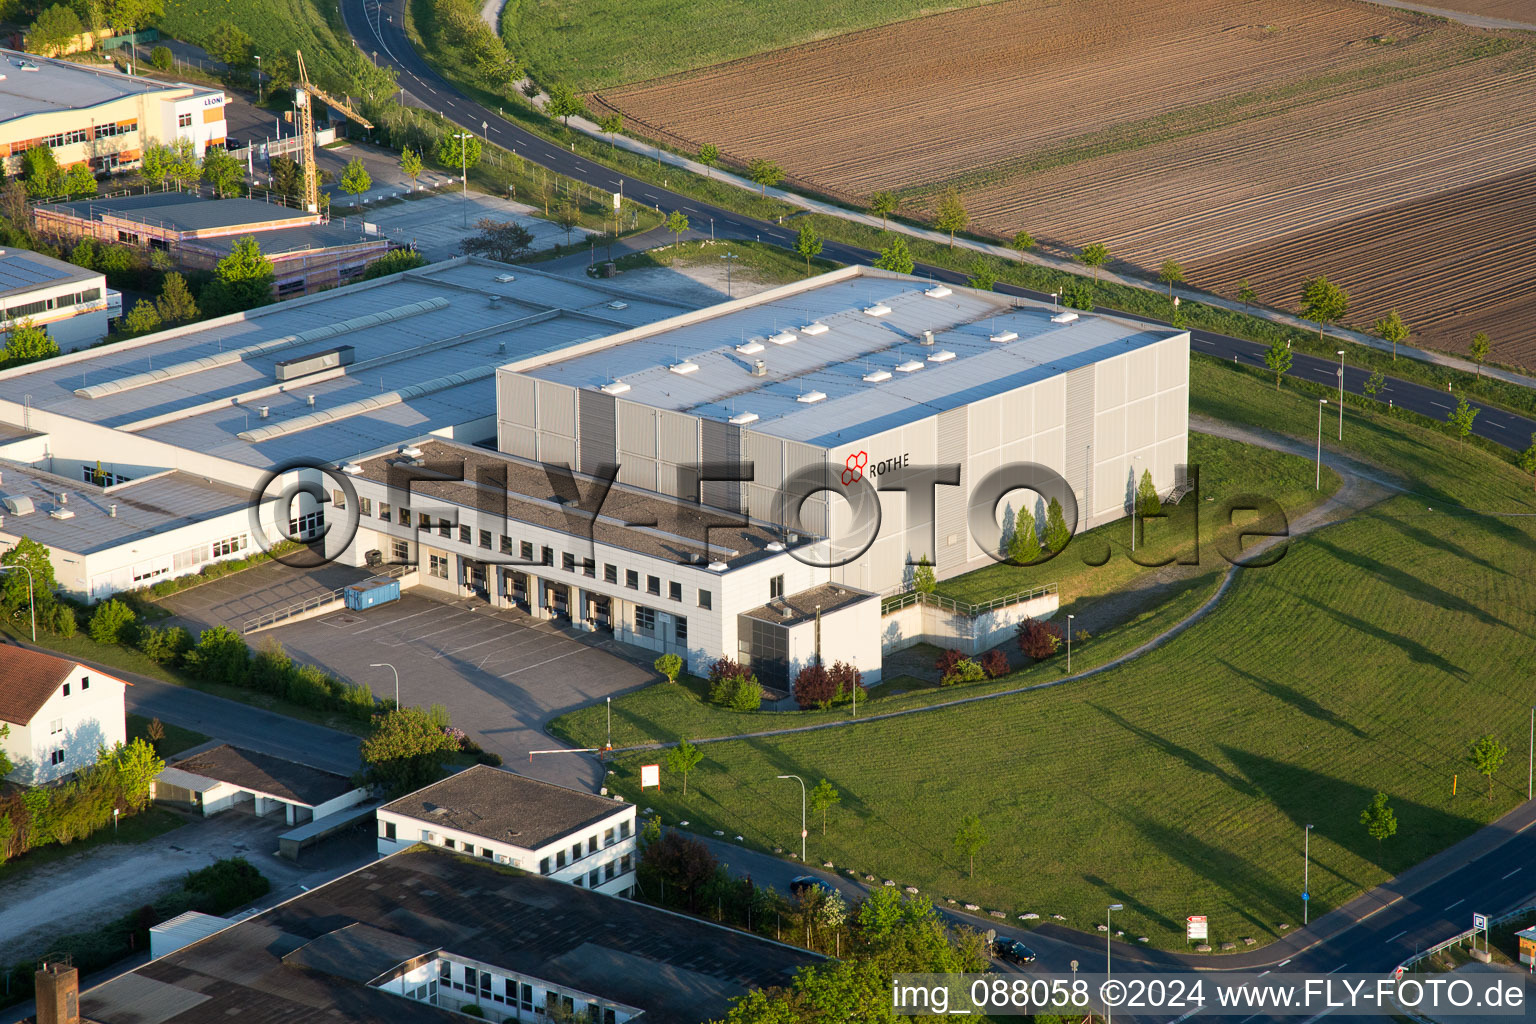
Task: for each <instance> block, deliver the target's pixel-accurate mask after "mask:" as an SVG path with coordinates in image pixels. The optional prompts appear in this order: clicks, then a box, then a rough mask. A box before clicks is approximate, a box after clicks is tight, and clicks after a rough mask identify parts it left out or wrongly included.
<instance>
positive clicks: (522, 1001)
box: [437, 960, 618, 1024]
mask: <svg viewBox="0 0 1536 1024" xmlns="http://www.w3.org/2000/svg"><path fill="white" fill-rule="evenodd" d="M437 977H438V983H439V984H440V985H442V986H444V987H445V988H452V989H457V990H458V991H460V992H464V993H466V994H468V995H471V996H473V995H478V996H480V998H481V999H488V1000H490V1001H491V1002H493V1003H502V1004H505V1005H507V1006H514V1007H521V1008H522V1009H523V1010H524V1011H526V1012H529V1013H541V1014H544V1013H549V1012H550V1011H551V1010H552V1009H554V1008H555V1007H558V1008H559V1009H558V1010H556V1015H557V1016H560V1017H561V1018H562V1019H564V1020H576V1019H577V1017H576V1000H575V999H574V998H573V997H571V996H567V995H561V994H560V993H558V992H546V993H545V995H544V1001H543V1002H541V1003H540V1004H539V1005H537V1006H535V1005H534V1002H533V997H534V989H533V986H532V985H530V984H528V983H527V982H525V981H524V982H518V981H514V980H512V979H511V978H502V979H500V980H501V983H502V984H501V985H500V986H497V985H496V984H495V981H496V979H495V978H493V977H492V975H491V974H490V973H489V972H488V971H482V970H479V969H478V968H474V967H465V966H459V965H457V964H453V963H450V962H449V961H447V960H439V961H438V962H437ZM586 1019H587V1021H588V1024H616V1021H617V1020H618V1015H617V1014H616V1013H615V1012H614V1010H613V1008H612V1007H604V1006H598V1005H597V1004H596V1003H588V1004H587V1013H586Z"/></svg>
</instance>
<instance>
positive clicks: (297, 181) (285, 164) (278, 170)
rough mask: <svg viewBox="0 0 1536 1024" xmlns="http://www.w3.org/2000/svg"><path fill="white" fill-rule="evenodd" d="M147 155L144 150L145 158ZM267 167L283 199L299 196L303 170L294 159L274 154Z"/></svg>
mask: <svg viewBox="0 0 1536 1024" xmlns="http://www.w3.org/2000/svg"><path fill="white" fill-rule="evenodd" d="M148 155H149V153H148V151H146V152H145V156H146V158H147V157H148ZM267 167H268V169H269V170H270V171H271V172H272V191H274V192H276V193H277V194H278V195H280V196H282V197H283V198H284V199H288V200H294V199H297V198H299V193H300V192H301V191H303V189H304V172H303V170H302V169H300V167H299V165H298V163H297V162H296V161H294V160H290V159H289V158H288V157H286V156H275V157H273V158H272V159H271V160H269V161H267Z"/></svg>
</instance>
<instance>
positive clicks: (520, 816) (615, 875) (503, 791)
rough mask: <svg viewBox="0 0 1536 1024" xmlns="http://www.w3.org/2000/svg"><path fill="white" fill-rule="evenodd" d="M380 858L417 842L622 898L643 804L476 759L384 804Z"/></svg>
mask: <svg viewBox="0 0 1536 1024" xmlns="http://www.w3.org/2000/svg"><path fill="white" fill-rule="evenodd" d="M377 819H378V826H379V831H378V848H379V856H381V857H384V856H388V855H389V854H391V853H394V852H396V851H397V850H402V849H404V848H406V847H408V846H412V845H414V844H416V843H428V844H430V845H432V846H440V847H442V848H443V849H446V850H457V851H459V852H461V853H466V854H469V855H470V856H475V857H482V858H484V859H486V860H489V861H493V862H495V863H497V864H507V865H510V866H512V867H515V868H521V869H522V870H524V871H527V872H530V873H533V874H539V875H545V876H548V877H550V878H553V879H554V880H555V881H558V882H569V883H570V884H572V885H578V886H582V887H584V888H587V889H592V890H594V891H596V892H601V893H607V894H609V895H614V896H625V895H628V894H629V892H630V890H631V889H633V888H634V885H635V862H636V860H637V859H638V852H637V851H636V849H635V807H634V805H633V804H630V803H627V802H625V801H623V800H618V799H612V798H609V797H602V796H597V795H595V794H592V793H582V792H579V791H577V790H574V789H566V788H564V787H563V786H555V785H551V784H550V783H548V782H540V781H539V780H537V779H529V778H525V777H524V776H521V775H518V774H516V773H515V772H509V771H504V770H502V769H500V768H492V767H490V766H488V765H475V766H474V767H472V768H469V769H467V770H465V771H462V772H460V773H458V774H457V775H454V776H452V777H450V778H447V779H444V780H443V781H441V782H436V783H433V784H432V785H430V786H427V787H425V788H423V789H418V790H417V791H416V792H414V793H411V794H409V795H408V796H403V797H401V798H400V799H399V800H396V801H394V802H393V803H389V804H385V805H384V806H383V807H380V808H379V810H378V813H377Z"/></svg>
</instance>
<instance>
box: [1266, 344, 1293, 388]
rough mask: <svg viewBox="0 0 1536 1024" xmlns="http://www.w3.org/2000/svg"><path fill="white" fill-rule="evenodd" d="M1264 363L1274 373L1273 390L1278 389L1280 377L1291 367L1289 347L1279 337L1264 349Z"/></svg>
mask: <svg viewBox="0 0 1536 1024" xmlns="http://www.w3.org/2000/svg"><path fill="white" fill-rule="evenodd" d="M1264 364H1265V365H1266V366H1268V367H1269V370H1270V372H1271V373H1273V374H1274V375H1275V390H1276V391H1279V390H1280V377H1281V376H1282V375H1283V374H1285V373H1286V372H1287V371H1289V370H1290V368H1291V347H1290V346H1289V345H1287V344H1285V343H1284V342H1283V341H1282V340H1280V339H1279V338H1276V339H1275V343H1274V344H1273V345H1271V346H1269V348H1267V349H1265V350H1264Z"/></svg>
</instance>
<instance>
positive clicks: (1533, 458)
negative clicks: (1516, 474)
mask: <svg viewBox="0 0 1536 1024" xmlns="http://www.w3.org/2000/svg"><path fill="white" fill-rule="evenodd" d="M1520 468H1521V469H1523V470H1525V471H1526V472H1527V473H1529V474H1531V477H1532V481H1533V483H1536V434H1532V435H1531V445H1530V447H1529V448H1527V449H1526V450H1525V451H1523V452H1521V453H1520Z"/></svg>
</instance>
